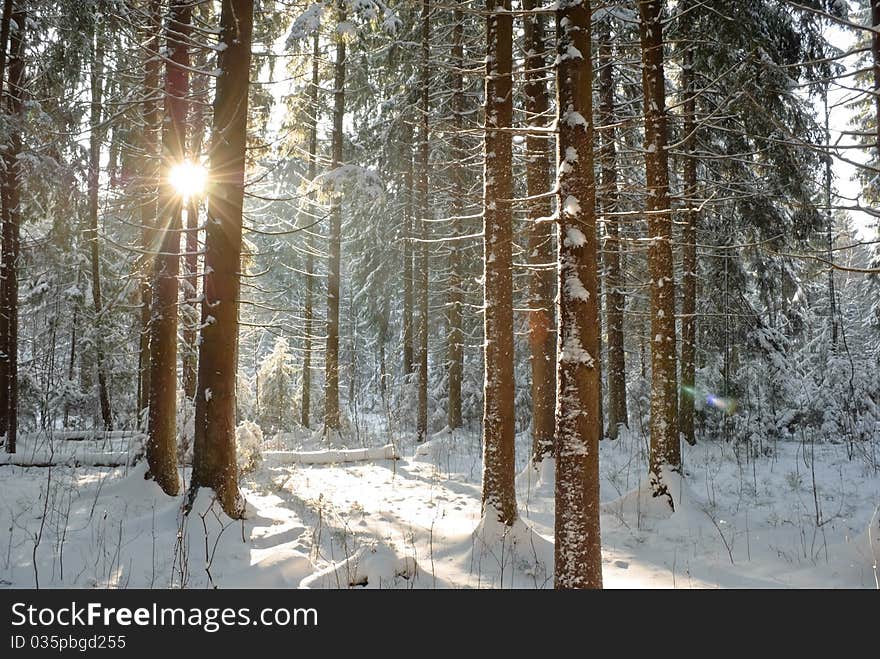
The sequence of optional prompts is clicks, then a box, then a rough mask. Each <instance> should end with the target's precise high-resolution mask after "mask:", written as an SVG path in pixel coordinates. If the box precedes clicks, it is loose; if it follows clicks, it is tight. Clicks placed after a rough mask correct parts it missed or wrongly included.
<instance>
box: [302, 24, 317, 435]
mask: <svg viewBox="0 0 880 659" xmlns="http://www.w3.org/2000/svg"><path fill="white" fill-rule="evenodd" d="M320 57H321V36H320V33H319V32H318V31H317V30H316V31H315V35H314V37H313V38H312V86H311V87H309V117H308V121H309V124H310V128H309V181H310V182H311V181H314V180H315V177H316V176H317V175H318V120H319V118H320V108H319V107H318V86H319V85H320V84H321V78H320V66H319V64H320ZM309 201H310V202H313V201H314V193H312V194H311V195H310V197H309ZM314 297H315V254H314V249H313V247H312V239H311V237H310V235H309V234H307V235H306V299H305V305H304V306H305V309H304V314H305V340H304V341H303V353H304V354H303V382H302V403H301V413H302V424H303V427H304V428H308V427H309V424H310V423H311V418H310V415H311V408H312V321H313V318H312V316H313V314H314Z"/></svg>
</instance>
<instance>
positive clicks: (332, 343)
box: [324, 2, 346, 432]
mask: <svg viewBox="0 0 880 659" xmlns="http://www.w3.org/2000/svg"><path fill="white" fill-rule="evenodd" d="M338 12H339V23H341V22H343V21H344V20H345V4H344V3H341V2H340V3H339V5H338ZM345 58H346V56H345V39H344V38H343V37H342V35H337V39H336V64H335V75H334V82H333V95H334V102H333V140H332V145H331V154H330V157H331V165H330V168H331V169H336V168H338V167H341V166H342V130H343V128H342V120H343V118H344V117H345V64H346V62H345ZM340 194H341V192H340ZM341 251H342V202H341V200H340V199H339V196H338V195H337V194H335V193H334V195H333V199H332V201H331V205H330V238H329V249H328V252H329V256H328V263H327V350H326V352H325V356H324V363H325V377H324V383H325V384H324V430H325V432H326V431H327V430H338V429H339V280H340V266H341Z"/></svg>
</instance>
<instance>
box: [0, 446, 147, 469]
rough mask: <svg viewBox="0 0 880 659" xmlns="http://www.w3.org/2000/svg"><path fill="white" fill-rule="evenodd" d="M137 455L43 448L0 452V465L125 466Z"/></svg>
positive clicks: (125, 452) (131, 463)
mask: <svg viewBox="0 0 880 659" xmlns="http://www.w3.org/2000/svg"><path fill="white" fill-rule="evenodd" d="M137 458H138V456H137V455H136V454H135V453H130V452H128V451H81V452H80V451H78V452H74V453H70V452H68V451H55V452H54V453H53V452H50V451H47V450H45V449H42V450H39V451H27V452H23V453H0V466H8V465H16V466H19V467H59V466H68V467H82V466H88V467H125V466H130V465H133V464H134V463H135V462H136V461H137Z"/></svg>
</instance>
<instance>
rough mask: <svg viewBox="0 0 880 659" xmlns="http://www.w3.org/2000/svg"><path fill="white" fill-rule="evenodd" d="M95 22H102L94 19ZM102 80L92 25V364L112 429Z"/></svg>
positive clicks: (100, 51)
mask: <svg viewBox="0 0 880 659" xmlns="http://www.w3.org/2000/svg"><path fill="white" fill-rule="evenodd" d="M96 20H101V19H100V18H99V17H96ZM103 76H104V42H103V38H102V35H101V31H100V28H99V25H97V24H96V25H95V33H94V35H93V37H92V70H91V88H92V89H91V93H92V99H91V108H90V112H91V116H90V117H89V122H90V124H91V125H90V130H89V176H88V188H89V229H88V234H89V237H88V242H89V257H90V260H91V266H92V302H93V303H94V305H95V314H96V316H97V336H96V337H95V361H96V362H97V363H96V365H95V366H96V370H97V372H98V398H99V399H100V404H101V419H102V421H103V422H104V428H105V429H107V430H110V429H112V428H113V413H112V411H111V408H110V394H109V392H108V390H107V370H106V369H107V365H106V359H105V355H104V340H103V338H102V335H101V326H102V325H103V316H104V303H103V301H102V299H101V259H100V254H99V251H98V185H99V182H100V180H99V175H100V167H101V141H102V139H103V135H104V130H103V129H102V128H101V104H102V95H103Z"/></svg>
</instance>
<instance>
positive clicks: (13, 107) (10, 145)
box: [0, 7, 26, 453]
mask: <svg viewBox="0 0 880 659" xmlns="http://www.w3.org/2000/svg"><path fill="white" fill-rule="evenodd" d="M25 20H26V14H25V12H24V11H23V10H21V9H20V7H15V9H14V10H13V13H12V17H11V21H12V23H14V24H15V27H14V29H13V28H10V32H11V39H10V48H9V51H10V52H9V86H8V95H7V97H8V101H7V110H8V112H9V129H8V130H9V134H8V138H7V140H8V141H7V149H6V151H5V153H4V156H3V160H4V170H5V171H4V173H3V191H2V216H3V217H2V225H3V227H2V230H3V250H2V257H3V267H2V270H0V274H2V276H3V287H2V293H3V295H2V301H0V302H2V308H0V316H2V317H3V326H2V327H0V330H2V331H3V336H2V339H3V340H2V344H0V350H2V352H3V366H4V368H3V371H2V376H3V379H4V380H5V381H4V382H2V383H0V386H2V387H3V391H4V393H5V394H6V395H5V400H3V401H2V402H3V403H4V407H3V409H2V411H0V414H2V420H3V423H2V427H0V433H2V434H4V435H6V441H5V447H6V452H7V453H15V451H16V443H17V439H18V257H19V253H20V251H21V244H20V238H19V232H20V229H21V209H20V208H19V203H20V201H21V196H20V189H19V173H20V170H21V166H20V164H19V162H18V155H19V154H20V153H21V150H22V139H21V121H22V119H23V113H22V109H23V106H24V103H23V89H22V87H23V85H24V43H25V40H24V29H25Z"/></svg>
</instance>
